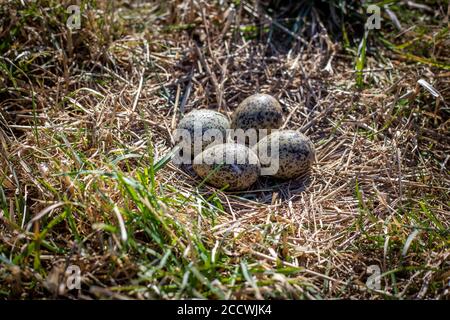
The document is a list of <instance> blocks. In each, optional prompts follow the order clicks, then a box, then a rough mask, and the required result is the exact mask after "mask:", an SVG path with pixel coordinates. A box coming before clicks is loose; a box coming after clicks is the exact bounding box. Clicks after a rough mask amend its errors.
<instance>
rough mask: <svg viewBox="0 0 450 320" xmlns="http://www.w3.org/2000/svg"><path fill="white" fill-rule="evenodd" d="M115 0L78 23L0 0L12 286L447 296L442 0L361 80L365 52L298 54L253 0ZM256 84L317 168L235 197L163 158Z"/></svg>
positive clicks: (45, 8)
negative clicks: (194, 126) (308, 148)
mask: <svg viewBox="0 0 450 320" xmlns="http://www.w3.org/2000/svg"><path fill="white" fill-rule="evenodd" d="M106 3H107V2H104V3H103V2H98V4H97V5H96V6H94V5H93V4H89V5H88V7H87V8H85V10H84V11H83V21H82V29H81V30H79V31H73V32H69V31H68V30H67V28H66V27H65V25H64V24H65V19H66V18H67V14H66V13H64V11H65V8H66V7H67V5H68V4H69V3H68V2H66V3H62V4H60V2H59V1H58V2H57V1H39V4H38V5H36V6H35V7H30V6H27V7H24V6H22V5H21V4H20V1H13V2H10V3H8V4H2V9H1V10H3V11H4V12H7V13H9V14H8V15H6V14H5V15H2V18H0V19H2V20H1V22H0V23H1V25H0V26H1V28H0V34H2V39H4V40H2V41H3V42H2V46H1V52H2V57H1V58H0V75H1V78H0V83H1V84H2V86H3V87H2V88H1V89H0V98H1V99H0V101H1V102H0V106H1V107H0V138H1V145H0V148H1V157H0V182H1V188H0V205H1V209H2V211H0V221H1V224H0V266H1V267H0V296H1V297H3V298H49V297H58V296H60V297H68V298H82V299H84V298H86V299H88V298H118V299H126V298H139V299H141V298H142V299H143V298H164V299H172V298H192V297H200V298H227V299H254V298H257V299H261V298H282V299H291V298H295V299H297V298H298V299H333V298H371V299H372V298H373V299H380V298H394V299H405V298H413V299H443V298H446V297H447V298H448V290H449V287H448V286H449V272H450V265H449V255H450V252H449V249H448V248H449V240H450V238H449V224H450V223H449V221H450V219H449V213H450V210H449V209H450V208H449V207H450V197H449V188H450V177H449V169H448V164H449V158H450V156H449V154H450V138H449V135H448V132H449V126H450V122H449V108H448V105H447V104H446V103H448V101H449V99H448V98H449V88H450V86H449V82H450V81H449V73H448V66H449V65H450V62H449V59H448V54H446V53H445V52H447V53H448V48H449V43H448V40H447V38H448V29H443V28H444V27H445V26H443V25H439V22H438V21H442V20H444V17H445V16H446V17H447V19H448V14H447V12H446V11H443V10H444V9H445V10H446V8H445V7H443V4H440V3H439V2H436V3H435V4H434V5H435V9H436V13H435V14H434V16H433V15H431V14H428V13H427V11H426V10H425V11H424V12H422V11H419V13H417V12H415V11H413V12H415V14H416V15H420V16H421V17H422V18H423V19H424V21H425V22H422V23H423V25H418V23H419V22H420V20H421V19H422V18H420V19H418V20H417V24H415V23H416V22H415V21H411V20H409V21H410V22H411V25H412V26H413V27H411V28H409V29H408V31H406V32H397V31H395V30H394V29H389V28H392V27H390V24H389V25H388V26H386V27H385V28H386V29H387V30H386V29H384V33H380V34H376V35H375V34H374V35H373V38H372V40H373V41H372V42H370V45H369V48H368V58H367V61H366V65H365V69H364V71H362V72H361V73H360V74H362V75H363V80H364V84H365V86H364V88H362V89H358V88H357V87H356V82H355V79H356V72H355V69H354V62H355V60H356V56H357V53H356V48H355V44H352V43H347V42H345V41H344V40H342V41H341V42H338V41H337V40H332V39H331V36H328V35H327V33H326V32H325V29H321V30H318V33H317V36H316V37H313V38H312V39H311V40H308V42H309V44H308V46H306V45H304V44H302V41H301V40H299V39H297V38H295V37H292V39H291V46H290V48H291V49H290V50H286V39H285V38H283V46H277V42H276V39H271V37H270V34H271V30H272V28H274V27H273V23H272V22H273V21H272V22H271V20H270V19H269V18H264V19H261V17H260V16H258V12H257V10H256V11H255V10H254V8H253V7H252V5H249V4H248V3H247V2H246V1H245V2H242V4H243V5H237V6H234V7H232V6H230V5H222V6H220V5H215V4H211V3H210V4H207V3H206V2H203V1H195V0H194V1H173V2H170V4H166V5H164V4H159V3H158V2H155V3H153V2H151V3H147V4H140V3H139V2H135V3H129V2H127V1H119V2H117V3H116V5H115V6H114V7H113V6H112V5H107V4H106ZM398 6H399V9H398V10H400V9H401V10H406V9H405V8H404V7H402V6H401V4H398ZM405 12H406V11H405ZM408 12H409V11H408ZM409 14H411V15H413V13H409ZM15 15H18V16H19V17H21V18H20V19H16V20H15V18H14V16H15ZM405 17H409V16H406V15H405ZM408 19H409V18H408ZM423 19H422V20H423ZM258 23H259V24H258ZM261 23H262V25H261ZM386 23H388V22H386ZM403 23H404V22H403ZM413 23H414V25H413ZM255 26H256V27H255ZM264 27H266V29H267V28H268V29H269V30H265V29H264ZM405 29H406V27H405ZM421 30H426V31H427V32H423V31H421ZM442 30H444V31H442ZM282 31H283V30H282ZM278 32H280V30H278ZM5 35H10V37H7V36H5ZM378 36H379V38H380V39H382V40H383V41H384V43H389V45H388V46H387V47H386V46H382V45H381V44H380V42H383V41H381V40H379V39H378V38H377V37H378ZM407 41H411V43H410V44H409V45H408V46H401V44H403V43H407ZM355 42H356V45H357V43H358V41H355ZM288 49H289V48H288ZM418 58H420V59H421V60H420V59H419V60H418ZM418 61H419V62H421V63H418ZM420 78H423V79H426V80H427V81H428V82H429V83H432V85H433V86H434V88H436V89H437V90H438V91H439V92H440V94H441V98H437V99H436V98H435V97H433V96H432V95H431V94H430V93H429V92H428V91H427V90H425V89H424V88H422V87H420V86H418V85H417V80H418V79H420ZM255 92H264V93H270V94H273V95H274V96H276V97H277V98H278V99H279V100H280V102H281V104H282V106H283V108H284V110H285V112H286V123H285V124H284V126H285V127H286V128H290V129H299V130H300V131H302V132H304V133H306V134H308V135H309V136H310V137H311V139H312V140H313V141H314V143H315V146H316V149H317V162H316V164H315V165H314V168H313V170H312V173H311V175H310V176H309V177H305V178H304V179H302V180H299V181H290V182H279V181H273V180H271V179H261V180H260V181H259V182H258V183H257V185H255V187H254V190H250V191H246V192H234V193H232V192H226V191H221V190H215V189H213V188H210V187H208V186H204V185H202V184H201V181H199V179H198V178H196V177H195V176H193V175H192V174H190V173H189V172H185V171H183V170H181V169H180V168H177V167H176V166H174V165H173V164H171V163H170V162H167V161H166V159H164V156H165V155H166V154H168V153H169V152H170V149H171V147H172V141H171V132H172V130H173V129H174V128H175V126H176V123H177V120H178V119H179V118H180V116H181V115H182V114H183V113H186V112H188V111H190V110H192V109H195V108H211V109H215V110H220V111H222V112H224V113H227V114H228V115H230V114H231V112H232V111H233V110H234V109H235V108H236V107H237V105H238V104H239V102H240V101H242V100H243V99H244V98H245V97H246V96H248V95H250V94H253V93H255ZM69 265H78V266H79V267H80V268H81V271H82V289H81V290H71V291H68V290H67V289H66V288H65V287H64V286H61V285H60V284H64V283H65V281H66V277H67V275H64V270H65V268H66V267H67V266H69ZM373 265H376V266H378V267H379V268H380V269H381V272H382V278H381V287H380V288H379V289H377V290H374V289H370V288H369V287H367V285H366V281H367V279H368V277H369V276H370V274H369V273H368V268H369V267H370V266H373Z"/></svg>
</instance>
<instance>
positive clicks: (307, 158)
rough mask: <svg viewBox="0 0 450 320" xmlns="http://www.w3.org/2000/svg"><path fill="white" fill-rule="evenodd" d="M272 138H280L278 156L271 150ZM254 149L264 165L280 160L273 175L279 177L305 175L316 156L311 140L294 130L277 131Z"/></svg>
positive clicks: (287, 177)
mask: <svg viewBox="0 0 450 320" xmlns="http://www.w3.org/2000/svg"><path fill="white" fill-rule="evenodd" d="M272 139H278V157H276V156H275V154H276V153H274V152H272V150H271V147H272V145H273V144H272ZM252 150H253V151H254V152H255V153H256V154H258V156H259V159H260V161H261V165H262V166H263V167H264V166H266V165H268V164H269V163H271V162H273V161H278V164H279V167H278V171H277V172H276V173H275V174H273V175H272V176H273V177H275V178H279V179H293V178H297V177H299V176H301V175H303V174H304V173H306V172H307V171H308V170H309V169H310V167H311V165H312V163H313V161H314V158H315V151H314V145H313V144H312V142H311V140H309V138H308V137H306V136H305V135H304V134H302V133H300V132H297V131H294V130H282V131H275V132H273V133H272V134H270V135H268V136H266V137H264V138H262V139H261V140H260V141H259V142H258V143H257V144H256V145H255V146H253V148H252ZM277 158H278V160H277Z"/></svg>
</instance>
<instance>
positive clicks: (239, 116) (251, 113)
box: [231, 94, 283, 130]
mask: <svg viewBox="0 0 450 320" xmlns="http://www.w3.org/2000/svg"><path fill="white" fill-rule="evenodd" d="M282 124H283V109H282V108H281V106H280V104H279V103H278V101H277V100H276V99H275V98H274V97H272V96H271V95H268V94H255V95H252V96H250V97H248V98H246V99H245V100H244V101H242V102H241V104H240V105H239V106H238V107H237V109H236V111H235V112H234V114H233V116H232V122H231V128H233V129H243V130H247V129H256V130H258V129H268V130H271V129H278V128H279V127H280V126H281V125H282Z"/></svg>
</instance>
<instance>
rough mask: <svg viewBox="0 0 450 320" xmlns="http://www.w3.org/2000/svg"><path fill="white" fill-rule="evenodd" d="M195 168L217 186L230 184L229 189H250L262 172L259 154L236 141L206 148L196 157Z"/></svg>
mask: <svg viewBox="0 0 450 320" xmlns="http://www.w3.org/2000/svg"><path fill="white" fill-rule="evenodd" d="M193 169H194V171H195V172H196V173H197V174H198V175H199V176H200V177H201V178H203V179H205V178H206V182H207V183H208V184H210V185H212V186H214V187H217V188H223V187H225V186H226V185H228V188H227V190H245V189H248V188H249V187H250V186H251V185H252V184H254V183H255V181H256V180H257V179H258V177H259V175H260V173H261V166H260V163H259V159H258V156H257V155H256V154H255V153H254V152H253V151H252V150H250V149H249V148H248V147H246V146H244V145H241V144H235V143H225V144H219V145H215V146H212V147H210V148H208V149H206V150H205V151H203V152H202V153H201V154H199V155H197V157H196V158H195V159H194V164H193Z"/></svg>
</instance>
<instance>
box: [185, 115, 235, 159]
mask: <svg viewBox="0 0 450 320" xmlns="http://www.w3.org/2000/svg"><path fill="white" fill-rule="evenodd" d="M196 126H197V127H198V128H200V129H201V134H202V135H203V134H204V133H205V132H206V131H207V130H209V129H216V130H219V131H220V132H221V134H222V137H223V138H222V139H221V141H214V142H215V143H216V144H217V143H224V142H226V136H227V130H228V129H229V128H230V121H229V120H228V118H227V117H226V116H225V115H223V114H222V113H220V112H217V111H214V110H208V109H198V110H193V111H191V112H189V113H188V114H186V115H185V116H184V117H183V119H181V120H180V122H179V124H178V127H177V129H181V130H183V129H184V130H187V131H189V133H190V136H191V143H192V147H193V144H194V130H195V127H196ZM179 141H180V139H177V140H176V142H179ZM211 142H213V141H212V140H206V139H205V140H202V144H201V146H202V148H201V150H200V151H202V150H204V149H205V148H206V147H207V146H208V145H209V144H210V143H211Z"/></svg>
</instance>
